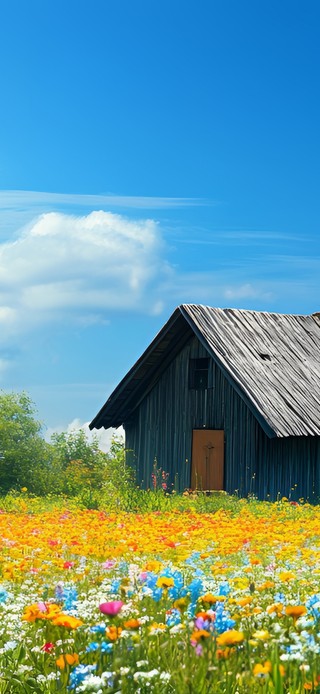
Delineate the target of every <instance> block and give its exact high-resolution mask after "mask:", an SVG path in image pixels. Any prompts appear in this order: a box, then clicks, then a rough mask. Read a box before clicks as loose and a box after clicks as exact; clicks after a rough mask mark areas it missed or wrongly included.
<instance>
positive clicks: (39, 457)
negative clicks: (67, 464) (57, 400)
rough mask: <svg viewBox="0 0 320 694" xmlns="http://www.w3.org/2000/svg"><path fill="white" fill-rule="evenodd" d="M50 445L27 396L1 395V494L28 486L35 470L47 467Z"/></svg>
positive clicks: (24, 394)
mask: <svg viewBox="0 0 320 694" xmlns="http://www.w3.org/2000/svg"><path fill="white" fill-rule="evenodd" d="M47 461H48V444H47V443H46V442H45V441H44V439H43V438H42V436H41V423H40V422H38V421H37V420H36V419H35V407H34V404H33V403H32V401H31V399H30V398H29V396H28V395H27V394H26V393H0V490H1V492H2V493H3V492H7V491H9V489H12V488H13V487H22V486H28V485H29V484H30V483H31V480H32V477H33V470H34V469H35V468H36V467H38V468H39V469H41V468H42V467H46V463H47Z"/></svg>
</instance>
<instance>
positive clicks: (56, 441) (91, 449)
mask: <svg viewBox="0 0 320 694" xmlns="http://www.w3.org/2000/svg"><path fill="white" fill-rule="evenodd" d="M51 445H52V447H53V450H54V458H55V460H58V461H59V463H60V466H61V469H62V472H63V490H62V491H64V492H65V493H66V494H68V495H69V496H75V495H78V494H79V493H80V492H81V490H82V489H85V488H86V489H88V490H89V489H95V490H99V489H100V488H101V485H102V482H103V479H104V475H105V465H106V461H107V456H106V454H105V453H103V452H102V451H100V450H99V441H98V439H97V438H96V437H93V439H92V440H91V441H89V439H88V437H87V434H86V433H85V431H83V429H79V430H75V431H72V432H62V433H61V434H53V435H52V437H51Z"/></svg>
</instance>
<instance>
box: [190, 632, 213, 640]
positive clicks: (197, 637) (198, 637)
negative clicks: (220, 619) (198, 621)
mask: <svg viewBox="0 0 320 694" xmlns="http://www.w3.org/2000/svg"><path fill="white" fill-rule="evenodd" d="M208 636H210V632H209V631H206V629H198V630H196V631H194V632H193V633H192V634H191V639H190V640H191V642H192V641H195V642H196V643H198V641H205V639H207V638H208Z"/></svg>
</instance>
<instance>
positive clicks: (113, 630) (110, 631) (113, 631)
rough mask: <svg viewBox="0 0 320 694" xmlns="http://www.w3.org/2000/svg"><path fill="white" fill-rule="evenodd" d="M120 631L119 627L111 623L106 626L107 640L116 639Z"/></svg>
mask: <svg viewBox="0 0 320 694" xmlns="http://www.w3.org/2000/svg"><path fill="white" fill-rule="evenodd" d="M121 632H122V628H121V627H116V626H114V625H113V624H111V625H110V626H108V627H107V628H106V636H107V638H108V639H109V641H116V640H117V639H118V638H119V636H120V634H121Z"/></svg>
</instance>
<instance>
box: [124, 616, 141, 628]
mask: <svg viewBox="0 0 320 694" xmlns="http://www.w3.org/2000/svg"><path fill="white" fill-rule="evenodd" d="M123 626H124V627H125V629H139V627H141V622H140V620H139V619H134V618H132V619H128V621H127V622H124V623H123Z"/></svg>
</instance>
